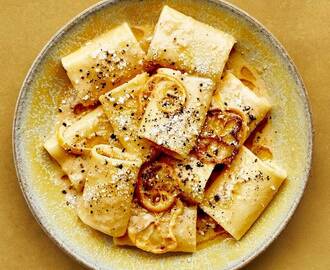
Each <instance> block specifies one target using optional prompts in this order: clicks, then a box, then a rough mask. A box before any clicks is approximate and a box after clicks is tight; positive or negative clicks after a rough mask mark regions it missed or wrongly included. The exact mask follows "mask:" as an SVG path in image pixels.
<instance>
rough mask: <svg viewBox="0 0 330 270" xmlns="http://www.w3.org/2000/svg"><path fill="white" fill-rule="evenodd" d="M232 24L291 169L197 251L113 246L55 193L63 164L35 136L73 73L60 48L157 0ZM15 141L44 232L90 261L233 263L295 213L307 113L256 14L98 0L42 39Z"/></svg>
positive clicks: (104, 264) (151, 8)
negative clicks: (235, 226)
mask: <svg viewBox="0 0 330 270" xmlns="http://www.w3.org/2000/svg"><path fill="white" fill-rule="evenodd" d="M165 3H166V4H168V5H170V6H171V7H173V8H176V9H178V10H180V11H182V12H183V13H186V14H188V15H191V16H193V17H195V18H196V19H198V20H201V21H204V22H206V23H209V24H211V25H213V26H215V27H218V28H220V29H222V30H224V31H227V32H229V33H231V34H233V35H234V36H235V37H236V39H237V40H238V44H237V46H238V48H239V50H240V51H241V52H242V54H244V57H245V58H246V59H247V61H248V62H249V63H250V64H251V65H252V66H253V67H254V68H255V69H256V70H258V71H259V72H260V74H261V75H260V76H261V77H262V79H263V80H264V81H265V85H266V88H267V89H268V94H269V98H270V101H271V103H272V104H273V109H272V149H273V157H274V162H275V163H278V164H280V165H281V166H283V167H284V168H285V169H286V170H287V173H288V178H287V180H286V181H285V184H284V185H283V186H282V188H281V190H280V192H279V194H278V195H277V196H276V198H275V199H274V200H273V201H272V203H271V204H270V205H269V207H267V209H266V211H265V212H264V213H263V214H262V216H261V218H259V220H258V221H257V222H256V223H255V225H254V226H253V227H252V228H251V230H250V231H249V232H248V233H247V235H246V236H245V237H244V238H243V239H242V240H241V241H239V242H236V241H234V240H228V241H218V242H217V241H215V242H214V243H212V244H211V245H209V246H207V247H205V248H203V249H200V250H198V251H197V252H196V253H194V254H181V253H175V254H166V255H161V256H160V255H152V254H148V253H146V252H143V251H140V250H137V249H135V248H119V247H116V246H114V245H113V243H112V240H111V238H110V237H107V236H105V235H103V234H101V233H98V232H96V231H94V230H92V229H90V228H88V227H87V226H85V225H84V224H82V223H81V222H80V221H79V219H78V218H77V216H76V215H75V213H74V209H73V208H72V207H70V205H69V206H67V205H66V198H65V196H64V195H63V194H62V193H61V190H62V188H63V186H64V184H63V181H62V180H61V176H62V173H61V170H60V168H59V167H58V166H57V165H56V164H55V163H54V162H53V161H52V160H51V159H50V157H49V156H48V154H47V153H46V151H45V150H44V149H43V147H42V144H43V142H44V141H45V139H46V137H47V136H49V134H50V133H51V132H52V128H53V124H54V121H55V116H56V112H57V106H58V104H59V102H60V100H61V97H62V96H63V92H65V91H67V90H65V89H68V88H69V87H70V82H69V81H68V79H67V78H66V76H65V72H64V70H63V68H62V67H61V64H60V59H61V57H63V56H65V55H67V54H69V53H70V52H72V51H74V50H75V49H77V48H79V47H80V46H81V45H82V44H83V43H85V42H87V41H88V40H89V39H90V38H93V37H94V36H96V35H98V34H100V33H102V32H104V31H106V30H108V29H111V28H112V27H113V26H114V25H117V24H119V23H121V22H123V21H128V22H129V23H130V24H131V25H141V24H145V23H147V24H149V25H150V27H152V24H154V23H155V22H156V21H157V18H158V15H159V12H160V10H161V8H162V6H163V5H164V4H165ZM13 148H14V159H15V164H16V170H17V176H18V180H19V183H20V185H21V188H22V191H23V194H24V196H25V198H26V201H27V203H28V205H29V207H30V209H31V211H32V213H33V214H34V216H35V218H36V220H37V221H38V222H39V223H40V225H41V226H42V228H43V229H44V230H45V232H46V233H47V234H48V235H49V237H50V238H51V239H52V240H54V241H55V242H56V244H57V245H58V246H59V247H60V248H61V249H63V250H64V251H66V252H67V253H68V254H70V255H71V256H72V257H74V258H75V259H76V260H78V261H79V262H81V263H82V264H84V265H85V266H87V267H89V268H92V269H111V270H120V269H144V270H148V269H174V268H175V269H177V270H181V269H217V270H220V269H227V270H229V269H238V268H240V267H242V266H244V265H245V264H247V263H248V262H249V261H251V260H252V259H253V258H255V257H256V256H257V255H258V254H260V253H261V252H262V251H263V250H265V249H266V248H267V247H268V246H269V244H270V243H271V242H272V241H273V240H274V239H275V238H276V237H277V236H278V235H279V234H280V232H281V231H282V230H283V228H284V227H285V225H286V224H287V223H288V221H289V219H290V218H291V216H292V215H293V213H294V211H295V209H296V207H297V205H298V203H299V201H300V199H301V197H302V194H303V192H304V188H305V185H306V182H307V179H308V175H309V171H310V166H311V155H312V126H311V113H310V109H309V105H308V99H307V95H306V91H305V87H304V84H303V82H302V79H301V77H300V75H299V74H298V71H297V69H296V67H295V66H294V64H293V62H292V60H291V59H290V58H289V56H288V54H287V52H286V51H285V49H284V48H283V46H282V45H281V44H280V43H279V42H278V41H277V40H276V39H275V38H274V37H273V36H272V34H271V33H269V31H267V30H266V29H265V27H264V26H262V25H261V24H260V23H259V22H258V21H256V20H255V19H254V18H252V17H251V16H250V15H248V14H247V13H245V12H244V11H242V10H240V9H238V8H236V7H234V6H233V5H230V4H228V3H225V2H221V1H206V0H205V1H203V0H188V1H183V0H182V1H155V0H151V1H133V0H131V1H104V2H101V3H98V4H96V5H95V6H92V7H90V8H89V9H87V10H86V11H84V12H83V13H81V14H80V15H78V16H77V17H75V18H74V19H73V20H72V21H71V22H69V23H68V24H67V25H65V26H64V27H63V28H62V29H61V30H60V31H59V32H58V33H56V34H55V36H54V37H53V38H52V39H51V40H50V41H49V42H48V43H47V45H46V46H45V47H44V49H43V50H42V51H41V53H40V54H39V56H38V57H37V58H36V60H35V62H34V63H33V65H32V67H31V69H30V71H29V72H28V74H27V77H26V79H25V81H24V83H23V86H22V89H21V92H20V95H19V98H18V101H17V107H16V113H15V119H14V128H13Z"/></svg>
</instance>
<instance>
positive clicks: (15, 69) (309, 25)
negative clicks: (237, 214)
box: [0, 0, 330, 270]
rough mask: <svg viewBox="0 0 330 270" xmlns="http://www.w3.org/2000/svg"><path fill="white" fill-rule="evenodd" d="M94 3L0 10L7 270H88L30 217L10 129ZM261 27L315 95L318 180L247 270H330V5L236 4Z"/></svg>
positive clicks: (0, 196)
mask: <svg viewBox="0 0 330 270" xmlns="http://www.w3.org/2000/svg"><path fill="white" fill-rule="evenodd" d="M93 3H95V1H74V2H73V1H69V0H60V1H59V0H58V1H30V2H26V3H23V2H21V1H14V0H11V1H5V0H3V5H2V8H1V10H0V22H1V24H0V33H1V38H0V46H1V47H0V59H1V62H0V65H1V71H2V73H3V74H2V76H1V77H2V80H1V85H0V100H1V101H2V106H0V117H1V120H0V126H1V128H2V132H1V133H0V141H1V146H2V147H1V163H0V172H1V182H0V227H1V228H2V231H3V232H2V234H1V236H0V254H1V255H0V268H4V269H74V270H75V269H83V268H82V267H81V266H79V265H78V264H77V263H76V262H74V261H73V260H72V259H70V258H69V257H68V256H67V255H65V254H64V253H63V252H62V251H61V250H59V249H58V248H57V247H56V246H55V245H54V244H53V243H52V242H51V241H50V240H49V239H48V237H47V236H46V235H45V234H44V233H43V232H42V230H41V229H40V227H39V226H38V225H37V223H36V222H35V220H34V219H33V217H32V215H31V214H30V212H29V210H28V208H27V206H26V204H25V201H24V199H23V197H22V194H21V192H20V190H19V187H18V183H17V181H16V175H15V172H14V166H13V161H12V158H11V152H12V150H11V144H10V141H11V123H12V115H13V111H14V105H15V102H16V98H17V95H18V91H19V88H20V85H21V83H22V80H23V79H24V77H25V75H26V72H27V70H28V68H29V66H30V65H31V63H32V61H33V59H34V58H35V57H36V55H37V54H38V52H39V51H40V49H41V48H42V46H43V45H44V44H45V42H46V41H47V40H48V39H49V38H50V37H51V36H52V34H53V33H54V32H55V31H56V30H57V29H59V28H60V27H61V26H62V25H63V24H64V23H65V22H67V21H68V20H69V19H70V18H72V17H73V16H74V15H76V14H77V13H79V12H80V11H82V10H83V9H84V8H87V7H88V6H90V5H91V4H93ZM233 3H234V4H236V5H237V6H239V7H241V8H242V9H244V10H245V11H247V12H249V13H250V14H251V15H252V16H254V17H255V18H257V19H259V20H260V21H261V22H262V23H264V25H265V26H266V27H268V28H269V30H270V31H271V32H273V33H274V34H275V36H276V37H278V38H279V39H280V41H281V42H282V43H283V45H284V46H285V47H286V49H287V50H288V52H289V54H290V55H291V56H292V58H293V60H294V61H295V63H296V64H297V66H298V69H299V71H300V73H301V75H302V76H303V78H304V81H305V83H306V86H307V89H308V90H309V95H310V99H311V102H312V109H313V112H314V126H315V130H316V132H315V147H314V165H313V171H312V177H311V179H310V181H309V184H308V187H307V190H306V193H305V196H304V198H303V201H302V203H301V205H300V206H299V208H298V210H297V211H296V213H295V215H294V217H293V219H292V220H291V222H290V223H289V225H288V227H287V228H286V229H285V231H284V232H283V233H282V234H281V236H280V237H279V238H278V239H277V240H276V241H275V242H274V243H273V244H272V245H271V246H270V248H268V249H267V251H266V252H265V253H263V254H262V255H261V256H260V257H258V258H257V259H256V260H255V261H254V262H252V263H251V264H249V265H248V266H247V267H246V269H263V270H267V269H284V270H285V269H303V270H304V269H329V268H330V257H329V253H330V250H329V242H330V233H329V227H330V215H329V214H330V211H329V209H330V207H329V197H330V194H329V190H330V183H329V181H328V178H327V177H326V175H327V174H326V168H327V165H328V164H329V161H330V158H329V155H328V150H329V146H328V143H329V135H328V133H329V131H330V128H329V124H330V120H329V117H328V115H329V113H330V109H329V104H330V94H329V93H328V88H329V85H330V79H329V78H330V76H329V75H328V73H329V68H330V66H329V63H330V54H329V53H327V51H328V48H329V47H330V37H329V35H328V29H327V26H328V25H329V24H330V16H329V9H330V3H329V2H328V1H326V0H324V1H307V0H306V1H282V2H281V4H275V3H270V2H269V1H267V2H266V1H262V0H258V1H255V0H254V1H233Z"/></svg>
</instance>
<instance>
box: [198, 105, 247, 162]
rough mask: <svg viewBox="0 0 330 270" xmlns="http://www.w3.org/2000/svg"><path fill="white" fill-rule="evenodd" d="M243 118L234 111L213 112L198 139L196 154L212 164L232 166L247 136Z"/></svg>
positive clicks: (209, 114)
mask: <svg viewBox="0 0 330 270" xmlns="http://www.w3.org/2000/svg"><path fill="white" fill-rule="evenodd" d="M246 129H247V127H246V124H245V122H244V121H243V117H242V116H241V115H240V114H239V113H237V112H234V111H221V110H218V109H216V110H211V111H209V112H208V114H207V118H206V121H205V125H204V127H203V130H202V132H201V135H200V136H199V138H198V143H197V146H196V147H195V153H196V154H197V156H198V157H199V158H200V159H201V160H203V161H205V162H210V163H217V164H220V163H221V164H227V165H228V164H230V163H231V162H232V160H233V158H234V156H235V155H236V154H237V153H238V148H239V147H240V146H241V145H242V143H243V141H244V139H245V136H246Z"/></svg>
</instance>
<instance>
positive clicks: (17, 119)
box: [12, 0, 313, 270]
mask: <svg viewBox="0 0 330 270" xmlns="http://www.w3.org/2000/svg"><path fill="white" fill-rule="evenodd" d="M119 1H120V0H106V1H102V2H99V3H97V4H95V5H93V6H91V7H89V8H88V9H86V10H84V11H83V12H81V13H80V14H78V15H77V16H76V17H74V18H73V19H72V20H71V21H70V22H69V23H67V24H66V25H65V26H63V27H62V28H61V29H60V30H59V31H58V32H57V33H56V34H55V35H54V36H53V37H52V38H51V39H50V41H49V42H48V43H47V44H46V45H45V46H44V48H43V49H42V51H41V52H40V53H39V55H38V56H37V58H36V59H35V60H34V62H33V64H32V66H31V68H30V70H29V71H28V74H27V76H26V78H25V80H24V82H23V84H22V87H21V90H20V93H19V96H18V99H17V103H16V108H15V113H14V120H13V130H12V145H13V156H14V163H15V169H16V174H17V177H18V181H19V184H20V187H21V190H22V192H23V195H24V198H25V200H26V202H27V204H28V206H29V208H30V210H31V212H32V214H33V216H34V217H35V219H36V221H37V222H38V223H39V224H40V226H41V228H42V229H43V230H44V231H45V232H46V234H47V235H48V236H49V238H50V239H52V240H53V241H54V242H55V244H56V245H57V246H58V247H60V248H61V249H62V250H64V251H65V252H66V253H67V254H68V255H70V256H71V257H72V258H74V259H75V260H77V261H78V262H79V263H81V264H82V265H84V266H86V267H88V268H90V269H97V267H98V266H97V265H94V264H93V263H91V262H89V261H88V260H85V259H84V258H82V256H80V255H79V254H77V252H75V251H73V250H70V248H69V247H68V246H67V245H66V243H65V242H64V241H61V240H59V239H57V238H56V237H55V236H54V235H53V232H52V231H53V229H52V228H51V225H50V224H48V223H47V222H46V220H45V218H44V217H43V216H42V214H41V213H40V211H39V209H38V206H37V205H36V204H35V202H34V201H33V199H32V197H31V195H30V194H29V190H28V185H27V176H26V175H25V174H24V168H23V166H21V164H22V160H23V158H22V154H21V153H20V152H19V149H20V147H19V145H20V143H21V142H20V138H19V130H20V126H21V121H22V118H23V115H22V114H23V108H24V107H25V106H24V105H25V100H24V98H23V97H24V96H25V95H26V94H27V92H28V91H29V88H30V85H31V83H32V81H33V79H34V77H35V74H36V72H37V70H38V66H39V65H40V63H41V62H42V60H43V59H44V57H45V56H46V55H47V53H48V51H49V50H50V49H51V48H52V47H53V46H55V45H56V44H57V43H58V42H59V40H60V39H61V38H62V36H63V35H64V34H65V33H66V32H68V31H69V30H70V29H71V28H72V27H74V26H75V25H76V24H78V23H80V22H81V21H82V20H84V19H85V18H86V17H87V16H89V15H90V14H92V13H94V12H97V11H99V10H101V9H103V8H105V7H107V6H110V5H112V4H115V3H117V2H119ZM206 1H210V2H213V3H215V4H217V5H219V6H220V7H221V8H223V9H225V10H228V11H229V12H231V13H233V14H234V15H235V16H238V17H243V19H244V20H245V21H247V22H248V23H250V24H251V25H252V27H253V28H255V29H256V30H257V31H258V32H260V33H261V35H262V36H263V37H264V38H265V39H267V40H268V41H270V44H271V45H272V46H273V47H274V48H275V49H276V51H277V52H278V54H279V55H280V56H281V57H282V59H283V62H284V63H286V65H287V68H288V70H289V73H290V75H291V77H292V78H293V79H294V81H295V83H296V84H297V86H298V88H299V90H300V92H299V94H300V96H301V98H302V101H303V103H304V113H305V116H306V119H305V121H306V122H307V123H308V124H309V126H310V129H308V130H307V132H308V145H307V148H308V149H307V160H306V163H307V166H306V169H305V172H304V177H303V179H302V180H303V186H302V188H301V190H299V193H297V196H296V199H295V200H294V202H293V204H292V206H291V208H290V209H289V211H288V213H287V215H286V217H285V218H284V220H283V221H282V223H281V224H279V226H278V227H277V228H276V229H275V231H274V233H273V234H272V235H271V236H270V237H268V238H266V239H265V240H264V241H263V242H262V244H261V245H260V246H259V247H258V248H256V249H254V250H253V251H252V252H251V253H250V254H248V255H247V256H245V257H243V258H241V259H240V260H238V261H236V263H235V264H234V265H231V266H229V267H227V268H226V269H225V270H236V269H240V268H242V267H243V266H245V265H247V264H248V263H249V262H251V261H252V260H253V259H254V258H256V257H257V256H258V255H260V254H261V253H262V252H263V251H265V250H266V249H267V247H268V246H269V245H270V244H271V243H272V242H273V241H274V240H275V239H276V238H277V237H278V236H279V234H280V233H281V232H282V231H283V229H284V228H285V227H286V225H287V224H288V222H289V220H290V218H291V217H292V215H293V213H294V211H295V210H296V208H297V206H298V204H299V202H300V200H301V198H302V196H303V193H304V191H305V188H306V184H307V181H308V178H309V175H310V170H311V164H312V149H313V124H312V113H311V110H310V105H309V100H308V95H307V91H306V88H305V85H304V83H303V80H302V78H301V76H300V74H299V72H298V70H297V68H296V66H295V64H294V63H293V61H292V59H291V58H290V56H289V55H288V53H287V52H286V50H285V49H284V47H283V46H282V45H281V43H280V42H279V41H278V40H277V39H276V38H275V37H274V36H273V35H272V34H271V33H270V31H268V30H267V29H266V27H265V26H263V25H262V24H261V23H260V22H259V21H257V20H256V19H255V18H253V17H252V16H250V15H249V14H247V13H246V12H245V11H243V10H241V9H240V8H238V7H236V6H234V5H233V4H229V3H227V2H224V1H221V0H206Z"/></svg>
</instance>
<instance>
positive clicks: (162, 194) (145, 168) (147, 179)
mask: <svg viewBox="0 0 330 270" xmlns="http://www.w3.org/2000/svg"><path fill="white" fill-rule="evenodd" d="M177 183H178V181H177V180H176V178H175V174H174V169H173V168H172V166H171V165H170V164H168V163H166V162H165V161H155V162H152V163H151V162H146V163H144V164H143V165H142V166H141V169H140V172H139V175H138V181H137V189H136V191H137V197H138V199H139V202H140V204H141V205H142V206H143V207H145V208H146V209H148V210H149V211H152V212H163V211H166V210H167V209H169V208H170V207H171V206H172V205H173V204H174V202H175V200H176V197H177V195H178V194H179V191H178V186H177Z"/></svg>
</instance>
